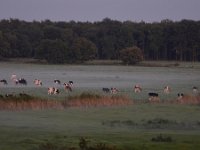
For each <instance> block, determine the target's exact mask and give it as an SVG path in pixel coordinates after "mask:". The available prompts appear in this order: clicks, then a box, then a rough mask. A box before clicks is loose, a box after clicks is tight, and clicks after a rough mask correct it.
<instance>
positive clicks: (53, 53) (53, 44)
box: [35, 40, 68, 63]
mask: <svg viewBox="0 0 200 150" xmlns="http://www.w3.org/2000/svg"><path fill="white" fill-rule="evenodd" d="M67 53H68V49H67V46H66V44H65V43H64V42H63V41H61V40H42V41H41V44H40V46H39V47H38V49H37V51H36V54H35V55H36V58H39V59H42V58H44V59H46V60H47V62H49V63H64V62H65V61H66V58H67Z"/></svg>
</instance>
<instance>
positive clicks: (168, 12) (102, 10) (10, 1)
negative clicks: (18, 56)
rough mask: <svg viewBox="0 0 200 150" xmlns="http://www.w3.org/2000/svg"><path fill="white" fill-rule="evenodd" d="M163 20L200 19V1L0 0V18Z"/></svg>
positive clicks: (29, 19)
mask: <svg viewBox="0 0 200 150" xmlns="http://www.w3.org/2000/svg"><path fill="white" fill-rule="evenodd" d="M106 17H107V18H110V19H113V20H119V21H126V20H130V21H136V22H140V21H145V22H155V21H156V22H160V21H161V20H163V19H170V20H173V21H180V20H182V19H191V20H200V0H0V19H10V18H18V19H20V20H26V21H33V20H37V21H41V20H46V19H49V20H51V21H70V20H74V21H84V22H85V21H90V22H94V21H101V20H102V19H103V18H106Z"/></svg>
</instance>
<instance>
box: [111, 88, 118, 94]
mask: <svg viewBox="0 0 200 150" xmlns="http://www.w3.org/2000/svg"><path fill="white" fill-rule="evenodd" d="M110 92H111V93H112V94H117V93H118V92H119V90H118V89H117V88H115V87H114V88H113V87H111V88H110Z"/></svg>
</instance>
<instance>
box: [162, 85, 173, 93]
mask: <svg viewBox="0 0 200 150" xmlns="http://www.w3.org/2000/svg"><path fill="white" fill-rule="evenodd" d="M163 92H164V93H165V94H169V93H170V92H171V88H170V87H169V86H165V87H164V90H163Z"/></svg>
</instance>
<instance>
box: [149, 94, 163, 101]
mask: <svg viewBox="0 0 200 150" xmlns="http://www.w3.org/2000/svg"><path fill="white" fill-rule="evenodd" d="M149 102H160V98H159V97H158V93H152V92H151V93H149Z"/></svg>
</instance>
